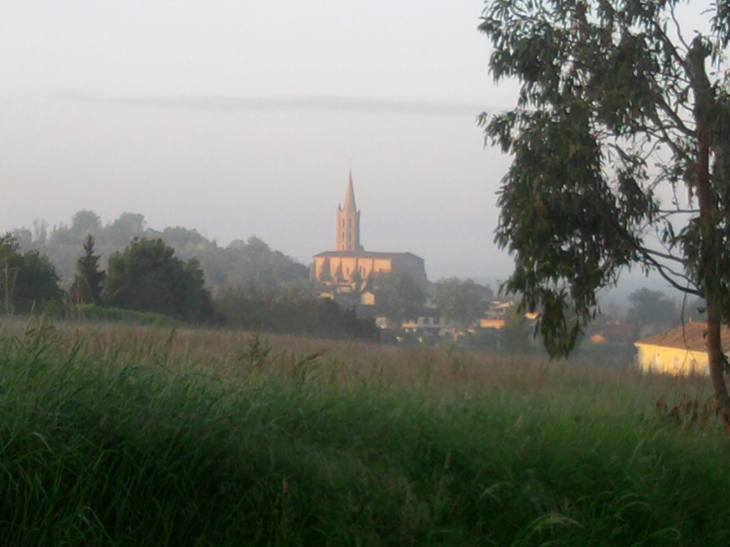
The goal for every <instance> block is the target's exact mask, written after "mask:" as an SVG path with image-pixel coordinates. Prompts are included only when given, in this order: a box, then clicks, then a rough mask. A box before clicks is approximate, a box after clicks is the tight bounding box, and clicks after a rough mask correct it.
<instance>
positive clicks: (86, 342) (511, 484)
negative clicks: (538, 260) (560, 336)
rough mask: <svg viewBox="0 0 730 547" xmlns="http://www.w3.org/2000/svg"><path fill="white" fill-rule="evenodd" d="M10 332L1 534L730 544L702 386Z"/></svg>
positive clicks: (201, 340) (451, 357)
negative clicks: (695, 413) (704, 407)
mask: <svg viewBox="0 0 730 547" xmlns="http://www.w3.org/2000/svg"><path fill="white" fill-rule="evenodd" d="M3 325H4V330H3V333H2V335H1V336H0V413H1V415H2V421H0V492H1V493H2V495H1V497H0V523H2V525H1V527H0V544H2V545H8V546H13V545H34V546H36V545H37V546H42V545H49V546H50V545H54V546H55V545H85V546H86V545H129V546H133V545H134V546H146V545H150V546H152V545H154V546H160V545H171V546H178V545H191V546H192V545H196V546H202V545H211V546H213V545H215V546H220V545H223V546H225V545H414V546H415V545H418V546H421V545H499V546H501V545H504V546H513V547H517V546H533V545H534V546H537V545H575V546H578V545H581V546H582V545H617V546H623V545H646V546H651V545H683V546H684V545H697V546H700V545H702V546H708V545H709V546H713V545H718V546H720V545H723V546H724V545H728V544H729V543H730V520H729V519H730V465H728V463H729V460H730V450H729V449H728V448H729V447H728V444H727V441H726V440H725V439H724V438H723V437H722V435H721V434H720V432H719V428H718V427H717V424H716V423H715V422H714V420H713V419H712V418H710V419H709V420H704V419H703V416H702V412H701V407H702V403H703V402H704V400H705V399H706V398H707V396H708V391H707V389H706V386H705V382H706V380H704V379H694V378H689V379H668V378H663V377H647V376H643V377H642V376H639V375H638V374H636V373H635V372H634V371H632V370H630V369H625V370H611V369H601V368H593V367H586V366H577V365H566V364H560V363H545V362H540V361H529V360H512V361H509V360H507V361H505V360H501V359H502V358H497V357H489V356H477V355H472V354H469V353H465V352H463V351H460V350H458V349H451V350H435V349H434V350H400V349H398V348H389V347H380V346H374V345H367V344H357V343H332V342H326V341H321V340H304V339H295V338H284V337H269V338H263V337H257V336H255V335H250V334H246V333H236V332H216V331H203V330H181V331H174V330H169V329H167V330H161V329H153V328H142V327H124V326H115V327H95V326H84V327H78V326H74V325H71V324H68V325H63V324H58V325H49V324H44V323H43V322H42V321H41V322H38V323H33V324H30V325H27V326H21V325H19V324H17V323H12V322H7V321H6V322H4V323H3ZM695 401H698V402H699V404H698V409H699V411H698V415H697V417H696V418H695V415H694V414H693V412H695V410H694V402H695ZM657 403H659V404H658V405H657Z"/></svg>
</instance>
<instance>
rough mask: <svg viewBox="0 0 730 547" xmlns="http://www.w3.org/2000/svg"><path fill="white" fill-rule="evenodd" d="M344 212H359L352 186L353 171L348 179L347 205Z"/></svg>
mask: <svg viewBox="0 0 730 547" xmlns="http://www.w3.org/2000/svg"><path fill="white" fill-rule="evenodd" d="M342 210H343V211H357V205H355V189H354V188H353V186H352V171H350V175H349V176H348V178H347V191H346V192H345V204H344V205H343V207H342Z"/></svg>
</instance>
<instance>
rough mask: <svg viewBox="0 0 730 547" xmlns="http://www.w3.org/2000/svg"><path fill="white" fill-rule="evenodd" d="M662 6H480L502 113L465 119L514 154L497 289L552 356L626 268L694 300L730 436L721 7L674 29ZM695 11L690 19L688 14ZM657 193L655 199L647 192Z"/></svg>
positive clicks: (622, 0) (504, 200)
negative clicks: (700, 22)
mask: <svg viewBox="0 0 730 547" xmlns="http://www.w3.org/2000/svg"><path fill="white" fill-rule="evenodd" d="M682 4H684V5H685V6H686V5H687V4H689V3H688V2H678V1H677V0H590V1H589V0H585V1H580V0H572V1H569V0H489V1H487V3H486V8H485V10H484V12H483V14H482V23H481V24H480V26H479V29H480V31H482V32H483V33H485V34H486V35H487V36H488V37H489V38H490V39H491V41H492V44H493V48H494V49H493V52H492V55H491V58H490V71H491V73H492V75H493V76H494V78H495V79H496V80H498V81H499V80H502V79H507V78H517V79H518V81H519V83H520V93H519V98H518V104H517V107H516V108H515V109H514V110H512V111H509V112H504V113H501V114H497V115H495V116H492V117H489V116H488V115H486V114H483V115H482V116H481V118H480V121H481V123H482V125H483V126H484V129H485V134H486V137H487V139H488V140H490V141H492V142H494V143H498V144H499V145H500V146H501V147H502V149H503V150H504V151H506V152H509V153H510V154H512V155H513V162H512V165H511V167H510V169H509V171H508V173H507V174H506V175H505V177H504V179H503V183H502V187H501V190H500V194H499V206H500V208H501V215H500V221H499V226H498V228H497V232H496V241H497V243H498V244H499V245H500V246H502V247H503V248H507V249H508V250H509V251H511V252H512V253H513V254H514V257H515V261H516V270H515V272H514V274H513V275H512V276H511V277H510V279H509V280H508V281H507V283H506V289H507V290H509V291H513V292H520V293H522V306H523V309H527V310H530V311H540V313H541V316H540V323H539V330H540V332H541V334H542V336H543V338H544V341H545V344H546V346H547V349H548V351H549V352H550V353H551V355H554V356H558V355H564V354H566V353H567V352H569V351H570V350H571V349H572V348H573V346H574V344H575V342H576V340H577V337H578V336H579V334H580V332H581V330H582V327H583V326H584V325H585V324H586V323H587V322H588V321H590V320H591V319H592V318H593V317H594V315H595V313H596V292H597V291H598V290H599V289H600V288H602V287H604V286H607V285H611V284H613V283H615V282H616V280H617V277H618V275H619V273H620V272H621V271H622V270H623V269H625V268H628V267H630V266H631V265H639V266H640V267H641V268H642V269H644V270H646V271H649V270H656V271H658V272H659V274H661V275H662V276H663V277H664V279H665V280H666V281H667V282H668V283H669V284H671V285H672V286H673V287H675V288H676V289H678V290H680V291H683V292H685V293H688V294H690V295H695V296H701V297H703V298H704V299H705V300H706V301H707V322H708V327H707V338H706V340H707V350H708V354H709V362H710V375H711V378H712V384H713V388H714V394H715V398H716V401H717V405H718V411H719V413H720V415H721V417H722V419H723V421H724V424H725V427H726V430H728V431H729V432H730V396H728V390H727V387H726V385H725V378H724V375H725V372H726V369H727V366H728V362H727V359H726V357H725V354H724V353H723V349H722V345H721V339H720V327H721V324H722V323H728V322H729V321H730V105H729V102H730V101H729V99H728V91H727V89H728V86H727V73H726V71H725V65H724V58H723V52H724V50H725V48H726V47H727V45H728V41H729V40H730V7H729V6H728V2H727V1H718V2H717V3H716V4H714V5H713V6H712V8H710V10H709V11H708V12H705V15H706V17H707V21H706V22H707V28H708V30H707V31H706V32H705V33H702V32H700V31H699V30H698V29H693V28H684V27H683V25H682V17H681V16H678V15H677V14H676V13H675V9H676V8H678V7H679V8H681V7H682ZM695 11H696V12H699V10H695ZM660 198H662V199H660Z"/></svg>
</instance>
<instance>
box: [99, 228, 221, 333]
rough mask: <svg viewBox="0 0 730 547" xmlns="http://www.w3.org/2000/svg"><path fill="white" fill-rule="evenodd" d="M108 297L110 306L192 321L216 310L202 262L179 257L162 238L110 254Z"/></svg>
mask: <svg viewBox="0 0 730 547" xmlns="http://www.w3.org/2000/svg"><path fill="white" fill-rule="evenodd" d="M104 297H105V301H106V303H108V304H109V305H110V306H114V307H118V308H123V309H131V310H135V311H140V312H153V313H161V314H163V315H167V316H169V317H173V318H176V319H180V320H183V321H188V322H196V321H201V320H204V319H206V318H208V317H210V314H211V311H212V307H211V303H210V295H209V293H208V291H207V290H206V289H205V286H204V279H203V271H202V269H201V268H200V264H199V262H198V261H197V260H195V259H190V260H188V261H187V262H183V261H182V260H180V259H178V258H176V257H175V251H174V249H172V248H171V247H169V246H167V245H165V243H164V242H163V241H162V240H161V239H155V240H152V239H140V240H134V241H132V243H130V244H129V245H128V246H127V247H126V249H124V252H119V251H117V252H115V253H114V254H112V255H111V256H110V257H109V267H108V270H107V279H106V286H105V292H104Z"/></svg>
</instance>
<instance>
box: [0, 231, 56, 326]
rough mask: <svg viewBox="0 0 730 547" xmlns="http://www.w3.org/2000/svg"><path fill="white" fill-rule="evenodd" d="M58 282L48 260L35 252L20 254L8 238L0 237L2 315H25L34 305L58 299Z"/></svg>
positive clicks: (15, 244) (7, 236)
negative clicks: (17, 312) (17, 313)
mask: <svg viewBox="0 0 730 547" xmlns="http://www.w3.org/2000/svg"><path fill="white" fill-rule="evenodd" d="M58 282H59V277H58V275H57V274H56V270H55V269H54V267H53V265H52V264H51V263H50V262H49V261H48V258H46V257H45V256H42V255H41V254H39V253H38V252H37V251H27V252H25V253H21V252H20V247H19V245H18V243H17V241H15V239H14V238H13V237H12V236H11V235H9V234H8V235H5V236H3V237H0V286H1V287H2V290H0V305H1V306H2V308H4V310H5V312H6V313H13V312H16V311H19V312H22V313H27V312H29V311H30V310H31V309H32V308H33V306H34V305H36V304H44V303H47V302H50V301H52V300H57V299H59V298H60V297H61V296H62V293H61V290H60V289H59V287H58Z"/></svg>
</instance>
